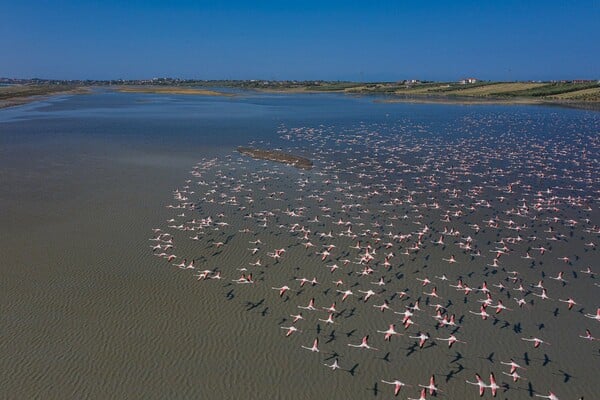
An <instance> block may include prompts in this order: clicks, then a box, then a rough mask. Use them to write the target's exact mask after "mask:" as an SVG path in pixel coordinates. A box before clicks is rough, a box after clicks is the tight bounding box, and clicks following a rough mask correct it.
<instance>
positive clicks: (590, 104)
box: [0, 86, 600, 111]
mask: <svg viewBox="0 0 600 400" xmlns="http://www.w3.org/2000/svg"><path fill="white" fill-rule="evenodd" d="M93 87H101V88H107V89H109V90H112V91H114V92H118V93H148V94H175V95H195V96H215V97H236V96H238V95H239V94H236V93H226V92H219V91H216V90H211V89H208V88H207V89H200V88H186V87H178V86H166V87H156V86H149V87H144V86H135V87H128V86H118V87H110V86H108V87H106V86H76V87H64V86H60V87H56V86H9V87H6V88H0V109H4V108H10V107H17V106H21V105H25V104H29V103H32V102H35V101H43V100H46V99H48V98H50V97H52V96H58V95H69V94H88V93H91V92H92V88H93ZM245 90H246V91H248V92H255V93H273V94H291V95H293V94H343V95H348V96H357V97H373V98H374V100H373V102H374V103H382V104H383V103H388V104H392V103H412V104H448V105H538V106H539V105H541V106H551V107H564V108H574V109H580V110H588V111H600V102H599V101H577V100H563V99H557V98H537V97H509V98H507V97H494V96H485V97H484V96H451V95H432V94H411V95H402V94H388V95H386V94H378V93H365V92H356V91H348V90H327V91H324V90H314V89H306V88H279V89H273V88H252V89H245Z"/></svg>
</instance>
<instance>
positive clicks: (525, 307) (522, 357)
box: [150, 120, 600, 400]
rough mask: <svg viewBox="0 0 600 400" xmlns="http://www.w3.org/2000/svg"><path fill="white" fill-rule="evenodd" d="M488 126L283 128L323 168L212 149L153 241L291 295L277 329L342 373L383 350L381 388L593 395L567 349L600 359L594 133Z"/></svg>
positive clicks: (238, 282)
mask: <svg viewBox="0 0 600 400" xmlns="http://www.w3.org/2000/svg"><path fill="white" fill-rule="evenodd" d="M493 123H494V122H493V121H486V120H471V121H465V126H467V127H469V128H468V129H466V131H465V132H463V133H462V134H460V135H450V134H448V135H447V136H444V135H442V134H432V133H431V132H429V131H428V129H427V127H423V126H417V125H415V124H412V125H411V124H408V123H402V124H401V123H397V124H392V125H382V124H367V123H364V124H358V125H357V126H355V127H353V128H346V129H341V128H337V127H334V126H329V127H326V126H317V127H302V128H288V127H285V126H282V127H281V128H280V130H279V134H280V140H281V143H280V146H282V147H283V149H284V150H287V151H290V152H302V154H303V155H310V157H311V158H312V159H313V160H314V164H315V168H314V169H312V170H310V171H301V170H296V169H294V168H293V167H290V166H283V165H278V164H274V163H271V162H265V161H258V160H252V159H250V158H247V157H244V156H242V155H237V154H233V153H232V155H230V156H227V157H223V158H213V159H203V160H201V161H200V162H198V163H197V164H196V165H194V166H193V168H192V170H191V171H190V174H191V176H190V178H189V179H187V180H186V181H185V182H184V183H183V184H182V185H181V186H180V187H178V188H176V189H175V190H174V191H173V199H172V201H171V202H170V203H169V204H168V205H167V207H168V208H169V209H170V210H172V212H173V215H172V218H171V219H169V220H168V221H167V224H166V225H165V226H164V227H158V228H156V229H155V230H154V233H153V236H152V237H151V238H150V240H151V241H152V245H151V250H152V252H153V254H154V255H155V256H157V257H160V258H162V259H164V260H165V261H164V262H165V263H166V265H168V266H171V267H172V268H174V269H175V270H183V271H185V270H190V271H191V272H193V276H194V277H195V279H196V280H198V281H199V282H198V284H202V285H214V284H217V285H222V286H223V287H224V288H225V289H226V290H229V291H230V292H229V293H232V292H233V291H234V290H235V291H238V292H241V293H244V291H259V292H261V294H262V295H264V296H265V298H266V299H267V302H271V303H274V302H281V303H283V304H284V305H285V309H286V310H287V311H288V312H287V313H286V314H282V315H277V316H276V317H277V318H278V320H277V327H276V329H278V330H279V331H280V332H281V340H282V341H290V342H291V343H293V345H294V346H295V347H296V348H297V349H299V350H298V351H299V352H303V351H306V357H315V358H316V362H317V364H319V365H323V366H324V367H326V368H328V369H330V370H331V371H346V372H350V373H352V374H353V375H354V374H355V373H359V372H360V371H357V369H356V363H355V362H354V360H356V359H358V358H360V360H361V361H362V360H365V359H368V358H369V357H370V358H373V359H378V360H379V359H381V360H384V361H383V364H382V365H386V366H387V368H386V369H385V370H389V371H390V372H389V375H383V376H380V377H379V379H377V381H376V382H373V388H372V390H373V391H374V393H375V394H377V393H378V392H382V393H384V394H386V393H387V394H389V395H390V396H392V395H393V396H400V395H403V396H407V397H406V398H407V399H413V400H423V399H426V398H429V397H434V396H444V395H445V396H448V395H449V393H454V395H455V396H456V394H457V393H459V394H460V393H462V395H461V396H462V397H461V398H472V397H475V398H476V397H477V396H490V397H496V396H497V395H498V394H501V395H502V396H506V398H510V399H515V398H527V397H539V398H547V399H550V400H557V399H559V398H561V399H563V400H564V399H568V398H572V399H574V398H583V397H584V395H589V394H590V393H594V390H593V387H594V384H595V383H594V382H589V381H583V380H577V379H576V377H574V374H573V373H571V372H569V371H570V368H571V362H572V361H571V360H572V358H571V357H573V354H575V357H579V354H582V355H584V356H582V357H588V358H587V359H582V360H581V362H582V363H586V362H587V363H591V364H589V367H590V368H597V367H598V355H599V353H598V352H599V346H598V343H599V342H598V339H597V338H596V337H595V336H594V334H595V332H596V333H597V332H598V329H599V328H598V323H599V322H600V302H599V301H598V297H597V295H596V293H597V290H598V288H599V287H600V284H599V283H598V282H597V281H596V275H595V273H596V267H597V262H598V260H600V257H598V249H597V246H598V244H600V242H598V240H599V237H600V226H599V225H598V221H597V217H598V201H599V199H600V185H598V183H599V182H600V170H599V166H598V163H599V162H600V161H599V157H598V155H599V154H600V153H599V152H598V150H599V149H600V140H599V138H598V137H597V136H596V137H591V138H590V137H589V136H585V135H580V136H577V135H574V136H573V137H569V138H568V140H567V138H563V137H560V136H556V135H554V136H551V137H544V136H543V135H539V134H538V135H533V134H532V135H527V133H526V132H527V129H525V128H526V127H522V126H514V127H513V128H512V130H508V131H507V132H503V133H502V134H499V133H490V134H484V133H482V132H486V128H489V127H490V126H492V124H493ZM254 145H266V144H264V143H254ZM594 302H595V303H594ZM549 337H550V338H553V340H552V341H551V340H549V339H548V338H549ZM311 353H313V355H311ZM419 353H421V354H423V356H415V354H419ZM585 355H587V356H585ZM300 356H302V354H301V355H300ZM411 357H417V359H412V358H411ZM419 357H421V358H419ZM379 371H384V369H383V367H382V369H381V370H378V372H377V373H379ZM403 371H405V372H406V375H407V376H410V377H412V378H413V379H414V381H412V382H410V383H405V382H404V380H405V378H403V377H402V376H398V375H397V374H402V372H403ZM416 376H417V377H420V378H419V379H415V378H414V377H416ZM544 376H546V377H547V379H544V378H543V377H544ZM555 376H560V377H561V378H560V379H557V378H556V377H555ZM541 377H542V378H541ZM388 385H389V386H391V388H390V389H389V391H388V390H387V387H388ZM380 387H381V388H380ZM471 387H473V388H471ZM596 393H597V392H596ZM409 396H415V397H409ZM559 396H560V397H559ZM450 398H457V397H450Z"/></svg>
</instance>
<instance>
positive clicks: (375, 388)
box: [368, 382, 379, 397]
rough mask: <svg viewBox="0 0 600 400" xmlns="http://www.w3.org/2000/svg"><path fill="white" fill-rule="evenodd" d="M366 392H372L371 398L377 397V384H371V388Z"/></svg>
mask: <svg viewBox="0 0 600 400" xmlns="http://www.w3.org/2000/svg"><path fill="white" fill-rule="evenodd" d="M368 390H369V391H370V392H373V396H374V397H377V395H378V394H379V386H378V383H377V382H375V383H373V386H372V387H370V388H369V389H368Z"/></svg>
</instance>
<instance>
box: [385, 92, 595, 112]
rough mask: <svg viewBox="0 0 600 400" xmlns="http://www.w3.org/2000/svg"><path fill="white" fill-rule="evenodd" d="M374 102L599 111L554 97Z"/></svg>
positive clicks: (592, 104) (387, 99)
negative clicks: (562, 108) (520, 106)
mask: <svg viewBox="0 0 600 400" xmlns="http://www.w3.org/2000/svg"><path fill="white" fill-rule="evenodd" d="M374 103H388V104H392V103H413V104H448V105H452V104H455V105H532V106H554V107H564V108H576V109H580V110H589V111H600V103H599V102H582V101H580V102H577V101H567V100H562V101H561V100H556V99H536V98H527V97H516V98H500V97H453V96H426V95H423V96H394V97H385V98H380V99H376V100H374Z"/></svg>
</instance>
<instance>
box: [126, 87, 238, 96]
mask: <svg viewBox="0 0 600 400" xmlns="http://www.w3.org/2000/svg"><path fill="white" fill-rule="evenodd" d="M117 91H119V92H121V93H154V94H189V95H197V96H225V97H233V96H234V94H232V93H224V92H217V91H215V90H208V89H192V88H181V87H155V86H144V87H141V86H134V87H119V88H118V89H117Z"/></svg>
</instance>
